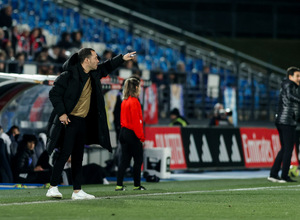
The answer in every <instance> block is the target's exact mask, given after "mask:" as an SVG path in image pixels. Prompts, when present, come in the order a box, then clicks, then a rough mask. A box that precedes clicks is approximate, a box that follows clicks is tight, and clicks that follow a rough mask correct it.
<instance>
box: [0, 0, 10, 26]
mask: <svg viewBox="0 0 300 220" xmlns="http://www.w3.org/2000/svg"><path fill="white" fill-rule="evenodd" d="M12 23H13V20H12V7H11V6H10V5H5V6H4V7H3V8H2V9H1V10H0V27H6V28H7V29H10V28H11V27H12Z"/></svg>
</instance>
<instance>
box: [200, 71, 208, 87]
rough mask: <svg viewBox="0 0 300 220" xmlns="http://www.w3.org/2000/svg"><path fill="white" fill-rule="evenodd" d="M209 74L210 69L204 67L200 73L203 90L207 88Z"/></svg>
mask: <svg viewBox="0 0 300 220" xmlns="http://www.w3.org/2000/svg"><path fill="white" fill-rule="evenodd" d="M209 74H210V67H209V66H204V67H203V70H202V72H200V73H199V84H200V87H201V88H206V86H207V81H208V75H209Z"/></svg>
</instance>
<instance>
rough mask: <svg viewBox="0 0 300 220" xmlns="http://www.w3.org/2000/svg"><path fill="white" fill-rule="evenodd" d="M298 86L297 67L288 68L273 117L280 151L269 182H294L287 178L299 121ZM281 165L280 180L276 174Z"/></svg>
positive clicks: (299, 70) (298, 71)
mask: <svg viewBox="0 0 300 220" xmlns="http://www.w3.org/2000/svg"><path fill="white" fill-rule="evenodd" d="M299 84H300V69H299V68H298V67H290V68H288V69H287V74H286V78H285V79H284V80H283V81H282V83H281V89H280V95H279V103H278V108H277V114H276V115H275V117H276V118H275V125H276V127H277V130H278V133H279V138H280V143H281V149H280V151H279V152H278V154H277V156H276V158H275V161H274V164H273V166H272V168H271V171H270V176H269V177H268V180H269V181H271V182H279V183H285V182H296V180H293V179H291V178H290V177H289V176H288V172H289V168H290V165H291V158H292V153H293V149H294V145H295V141H296V127H297V121H298V120H299V104H300V96H299V94H298V89H299ZM281 164H282V170H281V178H280V177H279V176H278V172H279V170H280V167H281Z"/></svg>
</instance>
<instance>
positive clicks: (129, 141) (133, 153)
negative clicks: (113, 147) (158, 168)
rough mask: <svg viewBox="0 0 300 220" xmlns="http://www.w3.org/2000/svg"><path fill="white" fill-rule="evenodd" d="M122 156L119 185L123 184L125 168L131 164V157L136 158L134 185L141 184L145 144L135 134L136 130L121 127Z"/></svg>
mask: <svg viewBox="0 0 300 220" xmlns="http://www.w3.org/2000/svg"><path fill="white" fill-rule="evenodd" d="M120 143H121V158H120V164H119V168H118V175H117V185H118V186H123V178H124V175H125V170H126V169H127V167H128V166H129V164H130V161H131V158H133V160H134V165H133V180H134V186H140V185H141V167H142V163H143V145H142V143H141V142H140V140H139V139H138V138H137V136H136V135H135V133H134V131H132V130H130V129H127V128H124V127H123V128H121V132H120Z"/></svg>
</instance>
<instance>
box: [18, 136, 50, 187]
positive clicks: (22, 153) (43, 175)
mask: <svg viewBox="0 0 300 220" xmlns="http://www.w3.org/2000/svg"><path fill="white" fill-rule="evenodd" d="M36 144H37V138H36V137H35V136H34V135H28V134H24V135H23V139H22V141H21V143H20V146H19V149H18V152H17V154H16V156H15V158H14V163H13V164H12V168H13V174H14V180H15V182H19V183H43V184H45V183H49V181H50V176H51V173H50V170H44V169H43V168H42V166H41V165H37V162H38V157H37V156H36V154H35V147H36Z"/></svg>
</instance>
